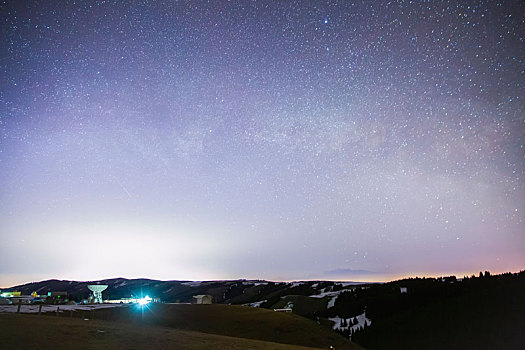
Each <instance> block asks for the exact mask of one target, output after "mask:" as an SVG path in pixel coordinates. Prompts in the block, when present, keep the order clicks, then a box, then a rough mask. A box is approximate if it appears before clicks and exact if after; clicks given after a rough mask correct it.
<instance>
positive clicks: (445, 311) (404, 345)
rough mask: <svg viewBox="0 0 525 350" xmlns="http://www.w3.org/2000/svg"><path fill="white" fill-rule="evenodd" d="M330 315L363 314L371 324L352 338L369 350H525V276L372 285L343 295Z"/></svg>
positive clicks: (437, 279) (486, 276)
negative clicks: (404, 290)
mask: <svg viewBox="0 0 525 350" xmlns="http://www.w3.org/2000/svg"><path fill="white" fill-rule="evenodd" d="M401 288H403V289H404V288H406V293H401V292H400V291H401ZM327 312H328V313H333V314H338V315H339V316H342V317H351V316H353V315H357V314H360V313H362V312H365V313H366V317H367V318H369V319H371V320H372V324H371V325H368V326H364V327H362V328H360V329H358V330H357V331H355V332H354V333H353V334H351V339H352V341H354V342H356V343H358V344H359V345H361V346H363V347H365V348H366V349H524V348H525V336H524V332H525V271H522V272H520V273H516V274H511V273H506V274H502V275H497V276H491V275H490V273H489V272H485V273H480V275H479V277H476V276H471V277H465V278H463V279H462V280H460V281H458V280H456V277H454V276H450V277H444V278H410V279H405V280H400V281H395V282H391V283H386V284H376V285H371V286H370V287H369V288H366V289H359V288H358V289H355V290H354V291H352V292H345V293H343V294H341V295H340V297H339V298H338V299H337V301H336V303H335V305H334V308H331V309H329V310H327ZM326 316H330V315H326ZM343 333H345V334H344V335H345V336H349V335H350V331H346V332H343Z"/></svg>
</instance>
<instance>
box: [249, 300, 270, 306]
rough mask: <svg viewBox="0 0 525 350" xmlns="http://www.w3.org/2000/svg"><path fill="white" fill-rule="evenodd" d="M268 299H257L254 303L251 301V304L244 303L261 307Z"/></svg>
mask: <svg viewBox="0 0 525 350" xmlns="http://www.w3.org/2000/svg"><path fill="white" fill-rule="evenodd" d="M266 301H267V300H266V299H265V300H261V301H256V302H254V303H249V304H244V305H245V306H249V307H261V304H262V303H265V302H266Z"/></svg>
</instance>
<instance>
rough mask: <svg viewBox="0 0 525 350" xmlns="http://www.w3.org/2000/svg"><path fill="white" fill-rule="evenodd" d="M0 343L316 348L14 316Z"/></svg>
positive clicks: (4, 323) (0, 322) (2, 319)
mask: <svg viewBox="0 0 525 350" xmlns="http://www.w3.org/2000/svg"><path fill="white" fill-rule="evenodd" d="M0 344H1V346H0V348H1V349H6V350H11V349H41V350H47V349H49V350H62V349H63V350H65V349H68V350H69V349H80V350H83V349H137V350H138V349H187V350H200V349H239V350H240V349H252V350H272V349H275V350H285V349H290V350H299V349H315V348H308V347H302V346H294V345H284V344H277V343H272V342H265V341H260V340H253V339H242V338H234V337H227V336H221V335H214V334H206V333H199V332H192V331H182V330H177V329H172V328H167V327H159V326H149V325H137V324H126V323H122V322H110V321H102V320H88V321H85V320H83V319H80V318H69V317H55V316H37V315H17V314H0Z"/></svg>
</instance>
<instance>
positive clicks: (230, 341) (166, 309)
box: [0, 304, 359, 350]
mask: <svg viewBox="0 0 525 350" xmlns="http://www.w3.org/2000/svg"><path fill="white" fill-rule="evenodd" d="M71 316H73V317H71ZM84 318H89V319H90V320H89V321H84ZM97 327H98V328H97ZM100 327H103V328H100ZM100 330H101V331H102V332H101V331H100ZM0 336H1V338H0V339H1V340H2V343H3V344H13V347H11V348H13V349H19V348H35V349H36V348H38V349H45V348H46V347H45V344H48V343H52V344H53V343H55V342H57V343H59V344H66V345H64V347H63V348H64V349H65V348H82V349H105V348H113V347H117V346H118V347H120V348H126V349H141V348H145V345H146V344H148V343H149V342H151V343H152V344H154V347H155V348H157V349H164V348H166V349H168V348H177V349H210V348H213V349H221V348H223V349H237V348H238V349H280V348H283V349H284V348H287V349H295V348H297V347H296V346H299V347H302V348H320V349H328V348H329V347H330V346H334V347H335V348H336V349H338V350H340V349H346V350H351V349H359V347H358V346H356V345H355V344H353V343H350V342H349V341H348V340H346V339H344V338H343V337H342V336H340V335H339V334H336V333H334V332H332V331H331V330H330V329H328V328H326V327H322V326H320V325H318V324H317V323H316V322H314V321H312V320H309V319H306V318H303V317H300V316H297V315H294V314H291V313H278V312H274V311H272V310H265V309H257V308H250V307H245V306H231V305H188V304H153V305H151V306H150V307H149V308H144V312H143V313H142V312H141V311H140V310H138V309H137V308H136V307H123V308H115V309H104V310H96V311H94V312H88V313H85V312H77V313H73V314H71V313H69V312H67V313H64V314H61V315H60V316H59V317H57V316H38V315H16V314H15V315H6V314H0ZM77 343H78V345H79V346H80V347H78V346H77ZM32 344H33V345H34V346H32ZM278 344H280V347H279V346H278ZM16 345H19V346H16ZM82 346H84V347H82ZM146 347H147V346H146ZM48 348H50V349H51V348H53V349H59V347H57V346H52V347H48ZM2 349H4V347H2Z"/></svg>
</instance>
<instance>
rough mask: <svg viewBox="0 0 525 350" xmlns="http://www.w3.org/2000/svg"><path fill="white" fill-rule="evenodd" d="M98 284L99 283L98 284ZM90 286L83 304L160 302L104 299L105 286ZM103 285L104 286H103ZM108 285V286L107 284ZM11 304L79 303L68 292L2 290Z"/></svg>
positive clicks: (198, 300) (1, 297)
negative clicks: (89, 293)
mask: <svg viewBox="0 0 525 350" xmlns="http://www.w3.org/2000/svg"><path fill="white" fill-rule="evenodd" d="M96 286H98V285H96ZM90 287H91V288H89V289H90V290H91V291H92V292H93V295H91V296H90V297H89V298H88V299H85V300H82V301H81V302H80V303H81V304H101V303H104V304H106V303H107V304H141V305H144V304H149V303H158V302H160V299H159V298H151V297H149V296H145V297H140V298H139V297H131V298H120V299H104V300H103V299H102V290H104V289H105V288H94V287H92V286H90ZM101 287H102V286H101ZM106 287H107V286H106ZM100 289H102V290H100ZM212 303H213V297H212V296H211V295H207V294H203V295H195V296H193V298H192V304H212ZM10 304H50V305H61V304H77V303H76V302H74V301H71V300H70V299H69V296H68V293H67V292H48V293H47V294H42V295H39V294H38V293H37V292H36V291H35V292H33V293H31V295H22V293H21V292H19V291H12V292H3V293H2V291H0V305H10Z"/></svg>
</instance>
